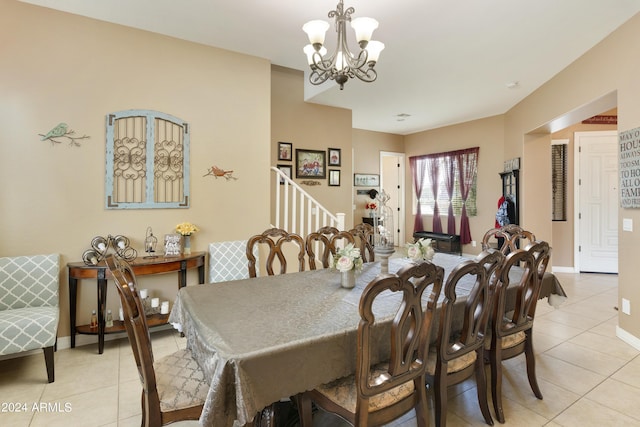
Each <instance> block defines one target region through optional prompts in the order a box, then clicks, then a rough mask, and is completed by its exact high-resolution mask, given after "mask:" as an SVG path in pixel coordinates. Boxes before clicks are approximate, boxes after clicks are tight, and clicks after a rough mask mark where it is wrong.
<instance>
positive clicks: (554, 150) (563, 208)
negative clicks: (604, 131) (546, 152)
mask: <svg viewBox="0 0 640 427" xmlns="http://www.w3.org/2000/svg"><path fill="white" fill-rule="evenodd" d="M568 142H569V141H568V140H557V141H553V143H552V145H551V195H552V220H553V221H566V220H567V143H568Z"/></svg>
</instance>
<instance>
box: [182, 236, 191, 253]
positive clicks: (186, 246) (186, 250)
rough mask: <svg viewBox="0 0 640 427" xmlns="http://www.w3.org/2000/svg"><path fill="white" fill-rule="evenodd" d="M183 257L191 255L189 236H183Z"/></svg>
mask: <svg viewBox="0 0 640 427" xmlns="http://www.w3.org/2000/svg"><path fill="white" fill-rule="evenodd" d="M182 254H183V255H191V236H184V247H183V249H182Z"/></svg>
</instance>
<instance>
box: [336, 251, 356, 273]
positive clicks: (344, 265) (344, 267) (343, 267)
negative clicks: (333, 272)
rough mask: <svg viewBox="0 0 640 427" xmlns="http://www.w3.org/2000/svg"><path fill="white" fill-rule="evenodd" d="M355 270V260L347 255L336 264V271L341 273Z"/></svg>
mask: <svg viewBox="0 0 640 427" xmlns="http://www.w3.org/2000/svg"><path fill="white" fill-rule="evenodd" d="M352 268H353V260H352V259H351V258H349V257H348V256H346V255H343V256H341V257H340V258H339V259H338V262H336V269H338V271H340V272H341V273H343V272H345V271H349V270H351V269H352Z"/></svg>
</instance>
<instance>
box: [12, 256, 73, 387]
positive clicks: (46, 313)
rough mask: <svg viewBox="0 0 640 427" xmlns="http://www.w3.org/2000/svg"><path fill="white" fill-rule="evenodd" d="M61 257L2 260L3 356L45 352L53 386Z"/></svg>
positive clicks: (58, 314)
mask: <svg viewBox="0 0 640 427" xmlns="http://www.w3.org/2000/svg"><path fill="white" fill-rule="evenodd" d="M59 275H60V265H59V256H58V254H51V255H33V256H18V257H4V258H0V355H7V354H14V353H20V352H23V351H28V350H35V349H39V348H42V349H45V360H46V361H47V371H48V377H49V382H53V346H54V345H55V343H56V336H57V333H58V321H59V317H60V310H59V305H58V288H59Z"/></svg>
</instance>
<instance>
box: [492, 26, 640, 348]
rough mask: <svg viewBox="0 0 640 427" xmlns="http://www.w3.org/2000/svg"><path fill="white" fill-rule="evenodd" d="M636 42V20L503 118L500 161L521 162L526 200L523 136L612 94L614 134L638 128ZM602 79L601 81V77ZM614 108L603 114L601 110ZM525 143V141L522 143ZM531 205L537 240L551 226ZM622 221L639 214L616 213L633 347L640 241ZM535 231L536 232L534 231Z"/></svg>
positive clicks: (626, 327)
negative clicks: (517, 159)
mask: <svg viewBox="0 0 640 427" xmlns="http://www.w3.org/2000/svg"><path fill="white" fill-rule="evenodd" d="M639 40H640V15H636V16H634V17H633V18H632V19H630V20H629V21H628V22H627V23H625V24H624V25H623V26H621V27H620V28H619V29H618V30H617V31H615V32H614V33H612V34H611V35H610V36H609V37H607V38H606V39H605V40H604V41H603V42H601V43H600V44H598V45H597V46H595V47H594V48H592V49H591V50H590V51H589V52H587V53H586V54H585V55H583V56H582V57H580V58H579V59H578V60H576V61H575V62H574V63H572V64H571V65H570V66H569V67H567V68H566V69H565V70H563V71H562V72H560V73H558V74H557V75H556V76H555V77H554V78H553V79H551V80H550V81H549V82H547V83H546V84H545V85H543V86H542V87H541V88H539V89H538V90H536V91H535V92H534V93H532V94H531V95H530V96H528V97H527V98H526V99H525V100H524V101H522V102H521V103H520V104H518V105H517V106H515V107H514V108H512V109H511V110H510V111H508V112H507V113H506V115H505V152H504V155H505V158H509V157H514V156H524V158H523V161H524V173H523V175H524V176H523V178H524V179H523V182H522V185H523V188H524V193H525V194H530V193H531V191H530V189H531V188H532V187H535V186H536V185H537V183H536V179H537V176H536V175H535V174H530V172H531V162H530V161H529V160H530V159H527V155H528V154H529V153H530V152H529V151H528V150H526V149H525V146H527V145H528V144H532V143H535V139H536V138H535V137H528V136H527V134H528V133H529V132H531V131H533V130H534V129H538V128H540V127H541V126H543V125H544V124H546V123H549V122H551V121H553V120H554V119H556V118H558V117H561V116H563V115H564V114H566V113H568V112H572V111H575V110H577V109H581V108H583V107H584V106H588V105H589V104H592V103H595V102H596V101H597V100H599V99H601V98H602V97H603V96H605V95H607V94H610V93H612V92H615V93H617V108H618V129H619V130H620V131H624V130H629V129H634V128H636V127H640V96H639V95H640V91H639V89H638V88H639V87H640V86H638V82H637V79H638V78H637V70H638V69H639V68H640V58H639V57H638V56H637V55H633V54H631V52H635V50H636V46H637V44H638V41H639ZM604 76H606V77H604ZM612 107H615V105H612V106H608V107H607V108H603V110H605V109H608V108H612ZM597 112H599V111H595V112H593V111H592V112H589V113H588V114H587V113H585V114H584V115H583V116H582V117H579V118H578V119H576V120H574V123H575V122H578V121H579V120H582V119H585V118H587V117H589V115H592V114H594V113H597ZM539 139H540V143H543V144H546V143H547V141H549V140H550V136H549V137H548V138H539ZM525 140H526V141H527V142H526V143H525ZM535 203H536V200H535V199H532V198H529V197H527V198H526V199H525V200H524V201H523V204H524V206H523V208H524V222H523V224H524V225H525V226H526V227H529V226H530V224H533V223H534V222H535V223H536V225H539V226H540V228H536V235H540V236H541V237H544V236H549V235H551V234H552V232H551V230H552V225H551V221H548V222H545V221H542V222H539V223H538V221H537V220H535V216H536V215H537V211H536V208H535ZM622 218H630V219H632V220H633V221H634V222H635V223H636V224H638V221H640V211H638V210H637V209H620V210H619V227H618V231H619V246H618V249H619V255H618V256H619V288H618V293H619V298H626V299H629V300H630V301H631V307H632V309H631V313H632V314H631V315H630V316H629V315H625V314H622V313H620V314H619V326H620V328H621V329H622V331H621V332H620V334H621V335H626V334H629V335H627V338H629V337H630V339H631V340H632V341H633V340H635V341H636V342H635V343H634V344H635V345H636V346H638V341H637V340H638V338H634V337H640V321H638V319H640V310H638V309H637V308H636V309H634V307H638V304H640V288H639V287H638V286H637V277H638V276H639V275H640V265H638V263H637V262H636V261H635V252H636V248H637V246H638V242H639V241H640V237H639V236H640V229H639V228H638V227H637V226H636V227H634V231H633V232H623V231H622V227H621V226H620V225H621V224H622ZM538 230H540V231H538Z"/></svg>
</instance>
